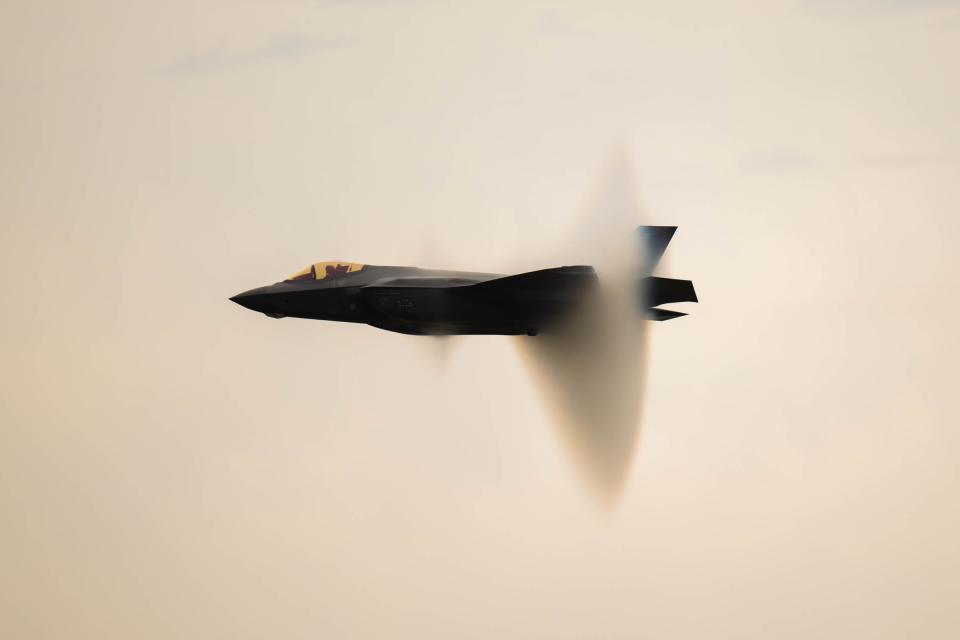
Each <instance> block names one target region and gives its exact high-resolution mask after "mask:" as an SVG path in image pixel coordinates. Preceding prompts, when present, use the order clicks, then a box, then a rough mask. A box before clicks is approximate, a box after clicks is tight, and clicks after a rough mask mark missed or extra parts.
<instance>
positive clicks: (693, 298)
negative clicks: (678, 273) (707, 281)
mask: <svg viewBox="0 0 960 640" xmlns="http://www.w3.org/2000/svg"><path fill="white" fill-rule="evenodd" d="M640 286H641V288H642V289H641V293H642V295H643V299H644V300H645V301H646V304H647V306H648V307H656V306H657V305H661V304H667V303H670V302H698V300H697V292H696V291H694V289H693V282H691V281H690V280H674V279H673V278H657V277H649V278H643V279H642V280H641V281H640Z"/></svg>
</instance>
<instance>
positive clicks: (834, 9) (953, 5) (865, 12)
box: [801, 0, 960, 17]
mask: <svg viewBox="0 0 960 640" xmlns="http://www.w3.org/2000/svg"><path fill="white" fill-rule="evenodd" d="M801 7H802V8H803V9H805V10H808V11H812V12H814V13H817V14H820V15H825V16H835V17H837V16H839V17H869V16H876V15H889V14H905V13H920V12H926V11H936V10H944V9H960V0H801Z"/></svg>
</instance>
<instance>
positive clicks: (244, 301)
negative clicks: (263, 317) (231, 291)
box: [230, 287, 273, 314]
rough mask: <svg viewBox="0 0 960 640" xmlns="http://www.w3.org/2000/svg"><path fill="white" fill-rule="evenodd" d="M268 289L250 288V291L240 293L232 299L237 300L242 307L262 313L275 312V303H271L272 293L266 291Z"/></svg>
mask: <svg viewBox="0 0 960 640" xmlns="http://www.w3.org/2000/svg"><path fill="white" fill-rule="evenodd" d="M266 289H267V287H259V288H257V289H250V290H249V291H244V292H243V293H238V294H237V295H235V296H233V297H232V298H230V300H231V301H233V302H236V303H237V304H238V305H240V306H241V307H246V308H247V309H250V310H251V311H258V312H260V313H267V314H269V313H273V305H272V304H271V303H270V294H269V293H268V292H267V291H266Z"/></svg>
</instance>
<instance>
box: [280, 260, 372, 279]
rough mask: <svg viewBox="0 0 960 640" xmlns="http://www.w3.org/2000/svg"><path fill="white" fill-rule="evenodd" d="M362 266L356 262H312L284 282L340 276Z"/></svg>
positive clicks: (355, 270) (360, 268)
mask: <svg viewBox="0 0 960 640" xmlns="http://www.w3.org/2000/svg"><path fill="white" fill-rule="evenodd" d="M364 266H366V265H362V264H358V263H356V262H314V263H313V264H312V265H310V266H309V267H304V268H303V269H301V270H300V271H297V272H296V273H295V274H293V275H292V276H290V277H289V278H287V279H286V280H284V282H293V281H295V280H324V279H326V278H340V277H342V276H345V275H347V274H350V273H356V272H357V271H361V270H363V268H364Z"/></svg>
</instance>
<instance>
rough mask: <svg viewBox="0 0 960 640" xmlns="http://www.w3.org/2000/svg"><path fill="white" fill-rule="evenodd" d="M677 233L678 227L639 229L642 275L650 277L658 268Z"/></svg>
mask: <svg viewBox="0 0 960 640" xmlns="http://www.w3.org/2000/svg"><path fill="white" fill-rule="evenodd" d="M676 232H677V228H676V227H652V226H647V227H637V236H638V237H639V238H640V243H641V247H640V249H641V251H642V252H643V265H642V266H641V271H642V275H644V276H648V275H650V274H651V273H653V270H654V269H656V268H657V264H659V263H660V258H662V257H663V253H664V252H665V251H666V250H667V245H669V244H670V240H672V239H673V234H674V233H676Z"/></svg>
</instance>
